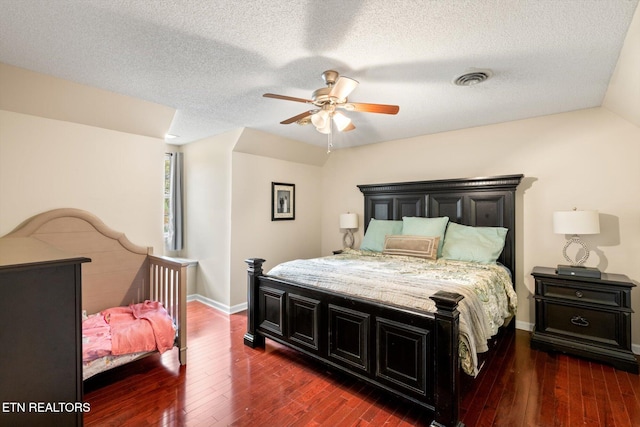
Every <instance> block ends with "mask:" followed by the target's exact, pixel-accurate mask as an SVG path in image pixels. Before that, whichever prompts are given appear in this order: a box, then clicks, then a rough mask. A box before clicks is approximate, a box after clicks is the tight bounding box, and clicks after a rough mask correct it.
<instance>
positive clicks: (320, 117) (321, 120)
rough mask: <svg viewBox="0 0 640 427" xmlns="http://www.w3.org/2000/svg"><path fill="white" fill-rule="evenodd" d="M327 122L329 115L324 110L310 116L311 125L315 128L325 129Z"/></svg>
mask: <svg viewBox="0 0 640 427" xmlns="http://www.w3.org/2000/svg"><path fill="white" fill-rule="evenodd" d="M328 121H329V113H328V112H327V111H325V110H320V111H318V112H316V113H314V114H312V115H311V123H313V125H314V126H315V127H316V128H324V127H326V126H327V122H328Z"/></svg>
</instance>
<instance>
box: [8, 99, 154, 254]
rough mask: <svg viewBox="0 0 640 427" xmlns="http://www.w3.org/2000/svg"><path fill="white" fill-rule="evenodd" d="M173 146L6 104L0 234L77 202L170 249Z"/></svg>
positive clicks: (135, 236)
mask: <svg viewBox="0 0 640 427" xmlns="http://www.w3.org/2000/svg"><path fill="white" fill-rule="evenodd" d="M165 148H166V147H165V144H164V141H162V140H160V139H157V138H151V137H147V136H140V135H134V134H129V133H123V132H117V131H113V130H107V129H103V128H97V127H92V126H87V125H81V124H77V123H70V122H65V121H59V120H53V119H46V118H41V117H36V116H31V115H26V114H19V113H14V112H9V111H3V110H0V236H2V235H4V234H6V233H8V232H10V231H11V230H13V229H14V228H15V227H16V226H17V225H18V224H20V223H21V222H22V221H24V220H25V219H27V218H29V217H31V216H33V215H35V214H38V213H41V212H44V211H47V210H50V209H55V208H65V207H73V208H78V209H83V210H87V211H89V212H91V213H93V214H95V215H97V216H98V217H99V218H100V219H102V220H103V221H104V222H105V223H106V224H107V225H108V226H110V227H111V228H113V229H115V230H118V231H122V232H124V233H125V234H126V235H127V237H129V239H130V240H131V241H132V242H133V243H136V244H138V245H141V246H153V248H154V252H155V253H159V254H162V251H163V241H162V199H163V191H164V190H163V185H162V184H163V179H164V153H165Z"/></svg>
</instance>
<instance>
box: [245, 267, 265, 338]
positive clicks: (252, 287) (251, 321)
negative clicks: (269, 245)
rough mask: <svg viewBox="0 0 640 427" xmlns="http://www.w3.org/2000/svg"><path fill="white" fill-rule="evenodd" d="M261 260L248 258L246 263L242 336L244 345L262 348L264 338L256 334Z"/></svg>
mask: <svg viewBox="0 0 640 427" xmlns="http://www.w3.org/2000/svg"><path fill="white" fill-rule="evenodd" d="M264 261H265V260H264V259H262V258H249V259H247V260H245V261H244V262H246V263H247V265H248V266H249V268H248V269H247V310H248V313H247V333H246V334H244V344H245V345H247V346H249V347H251V348H256V347H264V337H263V336H262V335H259V334H258V332H256V329H257V327H258V325H257V322H258V287H259V281H258V276H260V275H262V263H263V262H264Z"/></svg>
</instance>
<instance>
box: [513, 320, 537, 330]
mask: <svg viewBox="0 0 640 427" xmlns="http://www.w3.org/2000/svg"><path fill="white" fill-rule="evenodd" d="M516 329H522V330H523V331H529V332H531V331H533V323H529V322H523V321H522V320H516Z"/></svg>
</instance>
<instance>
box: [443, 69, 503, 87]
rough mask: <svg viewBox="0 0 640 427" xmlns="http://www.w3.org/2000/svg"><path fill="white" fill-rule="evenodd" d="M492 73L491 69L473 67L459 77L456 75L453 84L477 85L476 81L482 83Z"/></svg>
mask: <svg viewBox="0 0 640 427" xmlns="http://www.w3.org/2000/svg"><path fill="white" fill-rule="evenodd" d="M492 75H493V73H492V72H491V70H475V69H474V70H471V71H469V72H467V73H465V74H463V75H461V76H459V77H456V78H455V80H453V84H455V85H457V86H473V85H477V84H478V83H482V82H483V81H485V80H487V79H488V78H489V77H491V76H492Z"/></svg>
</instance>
